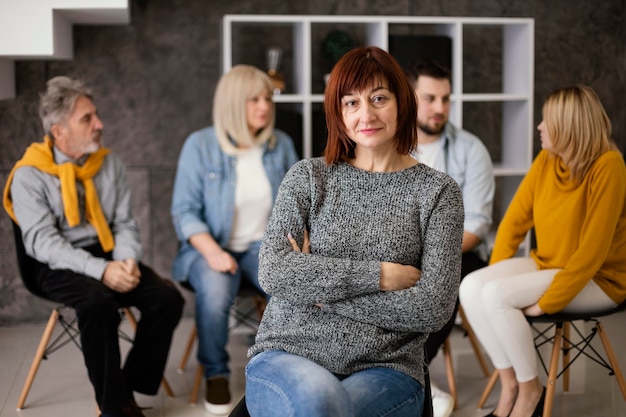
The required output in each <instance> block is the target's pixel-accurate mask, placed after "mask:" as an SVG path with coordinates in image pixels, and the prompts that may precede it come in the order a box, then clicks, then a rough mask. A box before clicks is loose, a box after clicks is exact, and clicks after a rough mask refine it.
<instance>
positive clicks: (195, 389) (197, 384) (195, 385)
mask: <svg viewBox="0 0 626 417" xmlns="http://www.w3.org/2000/svg"><path fill="white" fill-rule="evenodd" d="M203 374H204V366H202V365H200V364H198V369H196V377H195V378H194V380H193V388H192V389H191V395H190V396H189V402H190V403H191V404H195V403H196V401H198V392H200V385H202V375H203Z"/></svg>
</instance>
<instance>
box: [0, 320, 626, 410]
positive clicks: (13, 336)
mask: <svg viewBox="0 0 626 417" xmlns="http://www.w3.org/2000/svg"><path fill="white" fill-rule="evenodd" d="M625 318H626V315H625V314H620V315H615V316H612V317H608V318H606V319H605V320H604V321H603V322H604V324H605V327H606V330H607V333H608V335H609V338H610V340H611V342H612V344H613V348H614V350H615V354H616V356H617V357H618V360H619V361H620V365H621V367H622V369H626V343H625V342H626V332H624V329H625V326H624V323H625ZM191 320H192V319H189V318H187V319H183V321H182V322H181V324H180V326H179V328H178V329H177V332H176V336H175V339H174V345H173V347H172V353H171V355H170V361H169V364H168V367H167V371H166V378H167V379H168V381H169V383H170V385H171V387H172V389H173V390H174V393H175V397H174V398H169V397H167V396H166V395H165V393H164V392H163V390H161V391H160V392H159V394H158V395H157V396H155V397H147V396H138V402H139V403H140V405H142V406H150V407H152V409H149V410H147V411H146V412H145V414H146V416H148V417H156V416H168V417H169V416H181V417H183V416H184V417H194V416H205V417H206V416H209V414H208V413H206V412H205V411H204V408H203V407H202V405H201V404H200V403H198V404H189V401H188V399H189V393H190V392H191V385H192V381H193V375H194V371H195V360H193V359H192V360H191V361H190V364H189V366H188V368H187V370H186V372H184V373H182V374H179V373H177V371H176V368H177V365H178V362H179V360H180V357H181V355H182V351H183V349H184V344H185V342H186V339H187V336H188V334H189V329H190V326H191V324H192V321H191ZM43 327H44V325H43V324H41V325H22V326H17V327H0V417H14V416H23V417H40V416H64V417H84V416H87V417H89V416H96V405H95V402H94V400H93V394H92V391H91V386H90V384H89V381H88V379H87V376H86V372H85V369H84V365H83V363H82V358H81V354H80V352H79V351H78V350H77V348H76V347H74V346H65V347H64V348H62V349H61V350H59V351H57V352H55V353H54V354H53V355H52V356H51V357H50V359H49V360H47V361H44V362H43V363H42V365H41V367H40V369H39V373H38V374H37V377H36V379H35V381H34V384H33V386H32V388H31V391H30V394H29V396H28V398H27V401H26V404H25V408H24V409H23V410H21V411H16V408H15V406H16V403H17V400H18V397H19V395H20V392H21V389H22V385H23V383H24V380H25V378H26V375H27V373H28V369H29V367H30V362H31V360H32V357H33V355H34V353H35V350H36V347H37V344H38V341H39V338H40V336H41V333H42V331H43ZM248 340H249V336H248V335H247V334H246V333H245V332H235V333H234V334H233V335H232V336H231V340H230V343H229V351H230V354H231V358H232V359H231V361H232V363H231V365H232V372H233V375H232V382H231V389H232V391H233V395H234V396H235V397H236V398H239V397H240V396H241V395H242V394H243V389H244V378H243V368H244V366H245V363H246V357H245V351H246V349H247V344H248ZM126 345H127V343H126V342H122V346H123V347H124V349H127V346H126ZM452 351H453V357H454V361H455V367H456V377H457V384H458V392H459V408H458V410H457V411H455V413H454V414H453V416H454V417H478V416H483V415H484V414H487V412H488V411H489V410H491V408H493V406H494V405H495V398H497V397H496V395H497V392H498V386H496V389H495V390H494V392H493V393H492V395H491V397H490V399H489V400H488V402H487V404H486V405H485V409H484V410H477V409H476V403H477V401H478V398H479V396H480V394H481V392H482V390H483V388H484V385H485V383H486V381H487V379H486V378H485V377H484V376H483V375H482V372H481V371H480V369H479V367H478V365H477V362H476V360H475V357H474V353H473V350H472V349H471V347H470V345H469V343H468V342H467V339H466V338H464V337H463V335H462V333H461V332H460V331H457V330H455V332H454V333H453V337H452ZM441 356H442V355H441V354H440V355H438V356H437V358H436V359H435V361H434V362H433V364H432V365H431V372H432V375H433V379H434V380H435V382H436V383H437V384H438V385H439V386H440V387H442V388H446V387H447V384H446V379H445V370H444V366H443V361H442V358H441ZM578 362H579V364H578V365H577V366H576V367H575V368H574V369H573V370H572V378H571V386H572V388H571V392H569V393H565V394H564V393H562V389H561V384H560V383H559V384H558V388H557V396H556V398H555V406H554V413H553V415H554V416H563V417H582V416H585V417H587V416H594V417H611V416H615V417H616V416H622V417H623V416H626V401H624V398H623V397H622V395H621V392H620V390H619V387H618V385H617V383H616V381H615V378H613V377H610V376H608V374H607V372H606V370H604V369H603V368H601V367H600V366H598V365H596V364H594V363H593V362H591V361H590V360H588V359H583V360H579V361H578ZM544 380H545V379H544ZM329 417H332V416H329Z"/></svg>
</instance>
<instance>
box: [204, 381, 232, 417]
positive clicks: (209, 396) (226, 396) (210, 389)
mask: <svg viewBox="0 0 626 417" xmlns="http://www.w3.org/2000/svg"><path fill="white" fill-rule="evenodd" d="M204 408H206V410H207V411H208V412H209V413H211V414H217V415H220V416H221V415H225V414H228V413H229V412H230V409H231V408H232V404H231V402H230V391H229V390H228V379H226V378H224V377H217V378H207V380H206V391H205V393H204Z"/></svg>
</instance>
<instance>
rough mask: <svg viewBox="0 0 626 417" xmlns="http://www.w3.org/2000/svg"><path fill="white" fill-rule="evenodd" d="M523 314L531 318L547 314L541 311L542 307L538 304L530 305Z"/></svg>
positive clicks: (524, 309) (523, 310)
mask: <svg viewBox="0 0 626 417" xmlns="http://www.w3.org/2000/svg"><path fill="white" fill-rule="evenodd" d="M522 312H523V313H524V315H525V316H529V317H537V316H541V315H543V314H545V312H544V311H543V310H542V309H541V307H539V304H537V303H535V304H533V305H530V306H528V307H526V308H523V309H522Z"/></svg>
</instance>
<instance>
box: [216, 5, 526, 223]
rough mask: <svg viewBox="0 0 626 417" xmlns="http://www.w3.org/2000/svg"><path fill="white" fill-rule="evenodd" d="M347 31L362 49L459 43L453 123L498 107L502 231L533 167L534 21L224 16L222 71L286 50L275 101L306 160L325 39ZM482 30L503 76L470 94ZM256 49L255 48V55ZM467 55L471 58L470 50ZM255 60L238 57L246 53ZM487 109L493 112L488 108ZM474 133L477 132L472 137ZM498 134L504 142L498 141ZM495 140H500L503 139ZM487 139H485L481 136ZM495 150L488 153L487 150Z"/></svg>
mask: <svg viewBox="0 0 626 417" xmlns="http://www.w3.org/2000/svg"><path fill="white" fill-rule="evenodd" d="M330 29H344V30H347V31H350V32H354V33H356V34H357V37H358V38H360V39H358V41H359V42H358V43H359V44H360V45H375V46H379V47H381V48H383V49H385V50H388V46H389V36H390V34H407V32H408V33H409V34H413V33H418V34H431V35H445V36H448V37H449V38H451V40H452V97H451V100H452V106H451V111H450V121H451V122H452V123H453V124H455V125H456V126H459V127H463V125H464V116H465V114H466V113H467V112H466V109H465V108H466V107H469V106H472V105H486V106H493V105H495V106H497V109H498V114H499V117H500V118H501V120H499V123H498V125H499V129H500V131H499V132H498V133H499V135H500V137H499V138H496V139H497V140H498V142H499V146H498V148H499V150H498V154H499V158H494V170H495V175H496V179H497V182H498V190H497V198H498V200H497V201H496V213H494V219H495V220H496V224H497V222H498V221H499V219H500V218H501V216H502V214H503V212H504V210H505V209H506V207H507V206H508V202H509V201H510V199H511V197H512V196H513V193H514V192H515V190H516V189H517V185H518V184H519V181H520V180H521V178H522V177H523V176H524V174H525V173H526V171H527V170H528V168H529V167H530V164H531V163H532V159H533V132H534V126H533V91H534V19H530V18H474V17H417V16H320V15H225V16H224V17H223V27H222V69H223V71H224V72H226V71H228V70H229V69H230V68H231V67H232V66H233V65H235V64H241V63H246V64H251V65H256V66H259V67H261V68H264V66H265V60H264V59H263V53H264V52H263V51H264V50H266V49H267V48H269V47H270V46H273V43H276V42H279V43H282V44H283V45H286V47H285V48H284V49H285V50H286V51H287V52H286V53H285V60H284V61H285V63H284V64H283V65H282V66H281V71H283V72H285V75H286V78H288V79H289V81H290V82H289V86H288V89H287V90H286V91H285V92H284V93H283V94H279V95H275V96H274V101H275V102H276V103H277V106H280V105H290V106H292V107H294V108H296V109H297V112H298V113H300V114H301V117H302V153H303V156H304V157H305V158H308V157H311V156H313V148H314V147H313V136H314V135H313V126H312V125H313V121H312V119H313V113H314V110H315V109H321V106H322V103H323V101H324V96H323V84H322V86H321V87H320V84H319V80H318V78H320V77H319V76H320V75H321V74H314V72H315V71H317V72H318V73H319V72H320V70H319V67H320V66H322V65H323V64H324V62H322V61H321V60H320V52H319V48H318V49H316V46H315V44H318V43H319V40H320V36H321V34H322V33H325V32H328V30H330ZM481 30H484V31H485V33H486V38H490V37H492V36H491V35H492V34H495V35H496V36H495V37H497V39H501V45H498V48H496V49H497V51H496V53H499V54H500V55H501V56H499V57H497V58H496V62H498V64H499V65H498V66H500V67H499V68H484V69H483V72H491V71H493V73H494V74H496V76H497V79H498V80H499V83H498V86H497V87H495V88H493V87H492V88H489V91H475V90H476V89H475V88H472V89H467V88H464V87H465V86H464V81H467V80H468V74H465V76H464V69H465V66H466V62H465V61H467V57H468V56H471V55H472V53H473V50H471V48H475V47H476V45H475V44H473V45H467V46H466V41H465V37H466V36H467V37H468V38H469V37H470V36H473V35H475V34H476V33H477V31H478V32H480V31H481ZM251 44H252V45H254V46H253V47H251ZM465 48H468V49H469V50H464V49H465ZM251 49H252V50H253V51H256V53H257V54H256V55H255V54H254V53H246V54H242V53H239V52H240V51H242V50H247V51H250V50H251ZM486 108H487V109H489V108H491V107H486ZM469 130H472V129H469ZM498 133H497V134H498ZM497 134H496V135H497ZM479 136H480V135H479ZM488 147H489V146H488Z"/></svg>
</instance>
